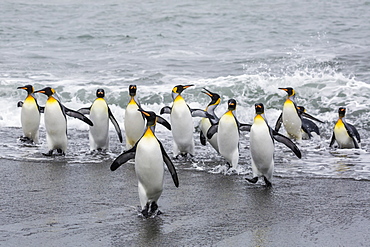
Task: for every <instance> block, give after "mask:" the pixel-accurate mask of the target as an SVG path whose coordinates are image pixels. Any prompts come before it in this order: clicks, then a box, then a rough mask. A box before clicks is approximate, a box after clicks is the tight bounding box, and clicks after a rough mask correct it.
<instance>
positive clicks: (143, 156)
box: [110, 109, 179, 217]
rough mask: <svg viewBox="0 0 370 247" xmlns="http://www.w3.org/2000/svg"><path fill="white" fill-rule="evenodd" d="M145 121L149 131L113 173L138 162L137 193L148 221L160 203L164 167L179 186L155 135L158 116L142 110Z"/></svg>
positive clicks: (118, 161) (117, 161) (114, 165)
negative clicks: (133, 162) (131, 160)
mask: <svg viewBox="0 0 370 247" xmlns="http://www.w3.org/2000/svg"><path fill="white" fill-rule="evenodd" d="M139 111H140V112H141V113H142V114H143V115H144V116H145V118H146V120H147V124H146V130H145V133H144V135H142V137H141V138H140V139H139V141H138V142H137V143H136V144H135V146H134V147H133V148H131V149H129V150H127V151H126V152H124V153H122V154H121V155H120V156H118V157H117V158H116V159H115V160H114V161H113V163H112V165H111V167H110V169H111V170H112V171H115V170H116V169H117V168H118V167H120V166H121V165H122V164H124V163H125V162H127V161H128V160H130V159H135V172H136V176H137V179H138V190H139V198H140V205H141V209H142V211H141V213H142V214H143V216H145V217H149V216H150V215H152V214H154V213H155V212H156V210H157V209H158V205H157V202H158V199H159V197H160V196H161V194H162V191H163V178H164V166H163V163H165V164H166V165H167V167H168V170H169V172H170V173H171V176H172V179H173V182H174V183H175V186H176V187H178V186H179V180H178V177H177V173H176V169H175V166H174V165H173V163H172V162H171V160H170V158H169V157H168V155H167V153H166V151H165V149H164V148H163V145H162V143H161V142H160V141H159V140H158V139H157V137H156V136H155V134H154V131H153V127H154V126H155V124H156V120H157V117H156V114H155V113H154V112H151V111H144V110H142V109H140V110H139Z"/></svg>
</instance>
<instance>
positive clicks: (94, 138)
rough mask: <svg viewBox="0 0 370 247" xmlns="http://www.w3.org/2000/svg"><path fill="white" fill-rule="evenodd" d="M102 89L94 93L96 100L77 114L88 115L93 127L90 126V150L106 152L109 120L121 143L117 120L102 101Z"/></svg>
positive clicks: (103, 94)
mask: <svg viewBox="0 0 370 247" xmlns="http://www.w3.org/2000/svg"><path fill="white" fill-rule="evenodd" d="M104 96H105V92H104V89H98V90H97V91H96V97H97V98H96V99H95V101H94V102H93V103H92V105H91V106H90V107H88V108H81V109H79V110H78V112H80V113H82V114H90V120H91V121H92V122H93V124H94V126H90V131H89V141H90V150H98V151H103V150H108V149H109V120H110V121H111V122H112V124H113V126H114V128H115V129H116V132H117V134H118V139H119V141H120V142H121V143H122V133H121V128H120V127H119V124H118V123H117V120H116V119H115V117H114V116H113V114H112V111H111V110H110V108H109V106H108V104H107V102H106V101H105V99H104Z"/></svg>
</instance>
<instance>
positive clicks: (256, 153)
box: [250, 117, 275, 180]
mask: <svg viewBox="0 0 370 247" xmlns="http://www.w3.org/2000/svg"><path fill="white" fill-rule="evenodd" d="M261 118H262V117H261ZM260 121H263V123H262V122H259V123H258V122H255V123H254V124H253V125H252V127H251V131H250V152H251V158H252V171H253V177H261V176H265V177H266V178H267V179H268V180H270V179H271V177H272V173H273V170H274V157H273V156H274V150H275V147H274V142H273V140H272V138H271V135H270V132H269V128H268V126H267V125H266V123H265V122H264V120H263V119H262V120H260Z"/></svg>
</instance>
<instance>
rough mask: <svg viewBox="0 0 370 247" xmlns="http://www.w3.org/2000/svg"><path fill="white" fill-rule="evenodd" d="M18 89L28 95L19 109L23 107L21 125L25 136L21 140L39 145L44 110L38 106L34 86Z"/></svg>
mask: <svg viewBox="0 0 370 247" xmlns="http://www.w3.org/2000/svg"><path fill="white" fill-rule="evenodd" d="M17 89H24V90H26V91H27V93H28V95H27V97H26V99H25V100H24V102H22V101H20V102H18V107H22V110H21V123H22V130H23V134H24V136H23V137H22V138H21V140H22V141H25V142H30V143H32V142H33V143H35V144H38V143H39V125H40V113H42V112H43V110H44V109H43V107H40V106H39V105H38V104H37V100H36V98H35V95H34V88H33V86H32V85H26V86H24V87H18V88H17Z"/></svg>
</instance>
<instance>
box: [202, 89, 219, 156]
mask: <svg viewBox="0 0 370 247" xmlns="http://www.w3.org/2000/svg"><path fill="white" fill-rule="evenodd" d="M204 90H205V91H203V92H202V93H204V94H206V95H208V96H209V97H211V102H210V103H209V104H208V106H207V108H206V110H205V111H206V112H208V113H209V114H210V115H212V116H213V118H212V119H210V118H202V119H201V120H200V124H199V127H200V143H201V144H202V145H204V146H205V145H206V143H207V141H208V142H209V143H210V144H211V146H212V147H213V148H214V149H215V150H216V151H217V152H218V153H219V151H218V143H217V133H215V134H214V135H213V136H212V138H211V139H208V138H207V132H208V129H209V128H210V127H211V126H212V125H215V124H217V123H218V121H219V118H218V117H217V115H216V113H215V109H216V107H217V106H218V105H219V104H220V101H221V100H220V95H218V94H217V93H212V92H211V91H209V90H207V89H205V88H204Z"/></svg>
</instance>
